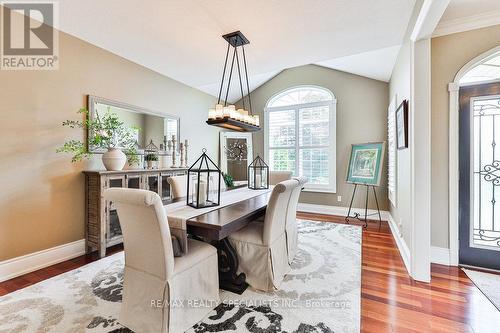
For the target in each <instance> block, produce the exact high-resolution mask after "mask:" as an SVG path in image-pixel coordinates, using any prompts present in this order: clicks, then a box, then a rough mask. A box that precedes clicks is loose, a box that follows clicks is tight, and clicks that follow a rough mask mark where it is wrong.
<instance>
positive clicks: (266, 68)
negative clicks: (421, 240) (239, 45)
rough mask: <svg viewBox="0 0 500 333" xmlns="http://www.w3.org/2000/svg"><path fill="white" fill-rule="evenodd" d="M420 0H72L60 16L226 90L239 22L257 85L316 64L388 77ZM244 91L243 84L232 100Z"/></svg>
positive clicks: (155, 66) (135, 57)
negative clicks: (230, 45) (230, 44)
mask: <svg viewBox="0 0 500 333" xmlns="http://www.w3.org/2000/svg"><path fill="white" fill-rule="evenodd" d="M413 5H414V0H370V1H367V0H252V1H249V0H233V1H228V0H148V1H137V0H134V1H132V0H85V1H82V0H64V1H60V2H59V10H60V15H59V16H60V19H59V22H60V23H59V25H60V30H62V31H64V32H67V33H70V34H72V35H74V36H76V37H79V38H81V39H83V40H85V41H88V42H90V43H92V44H94V45H97V46H99V47H102V48H104V49H106V50H109V51H111V52H113V53H115V54H118V55H120V56H122V57H124V58H126V59H129V60H131V61H134V62H136V63H138V64H141V65H143V66H145V67H148V68H150V69H152V70H155V71H157V72H159V73H161V74H164V75H166V76H169V77H171V78H174V79H176V80H178V81H181V82H183V83H185V84H187V85H189V86H192V87H196V88H198V89H200V90H203V91H206V92H208V93H209V94H212V95H217V93H218V90H219V87H218V85H219V84H220V78H221V75H222V66H223V60H224V55H225V50H226V45H227V44H226V42H225V41H224V40H223V39H222V38H221V35H223V34H225V33H228V32H232V31H235V30H241V31H242V32H243V33H244V34H245V36H246V37H247V38H248V39H249V40H250V45H248V47H247V48H246V49H245V50H246V53H247V61H248V70H249V76H250V85H251V89H252V90H253V89H254V88H255V87H257V86H259V85H260V84H262V83H264V82H265V81H267V80H268V79H269V78H271V77H273V76H274V75H276V74H277V73H279V72H280V71H282V70H283V69H286V68H290V67H295V66H299V65H305V64H311V63H318V64H321V65H323V66H326V67H331V68H335V69H340V70H344V71H352V72H354V73H356V74H359V75H364V76H368V77H373V78H376V79H379V80H388V78H389V77H390V73H391V72H392V67H393V66H394V61H395V54H396V53H395V52H396V50H397V46H398V45H399V44H400V43H401V41H402V38H403V34H404V32H405V29H406V26H407V24H408V20H409V17H410V15H411V11H412V8H413ZM353 55H355V56H353ZM332 59H335V60H332ZM233 82H235V83H236V80H233ZM238 93H239V89H237V86H236V85H235V86H234V87H232V93H231V97H230V100H235V99H238V97H237V96H238Z"/></svg>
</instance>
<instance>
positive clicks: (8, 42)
mask: <svg viewBox="0 0 500 333" xmlns="http://www.w3.org/2000/svg"><path fill="white" fill-rule="evenodd" d="M0 4H1V9H2V10H1V17H2V19H1V27H0V29H1V54H0V69H1V70H57V69H59V38H58V37H59V36H58V31H57V27H58V24H57V23H58V14H59V11H58V9H59V8H58V3H57V2H48V1H43V2H42V1H37V2H35V1H31V2H28V1H4V2H1V3H0Z"/></svg>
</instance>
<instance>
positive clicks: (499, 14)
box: [432, 10, 500, 37]
mask: <svg viewBox="0 0 500 333" xmlns="http://www.w3.org/2000/svg"><path fill="white" fill-rule="evenodd" d="M497 24H500V10H496V11H491V12H488V13H484V14H479V15H473V16H467V17H461V18H457V19H453V20H447V21H441V22H440V23H439V24H438V26H437V27H436V30H434V33H433V34H432V37H440V36H446V35H450V34H454V33H458V32H464V31H469V30H475V29H480V28H485V27H490V26H492V25H497Z"/></svg>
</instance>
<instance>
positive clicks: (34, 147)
mask: <svg viewBox="0 0 500 333" xmlns="http://www.w3.org/2000/svg"><path fill="white" fill-rule="evenodd" d="M87 94H92V95H96V96H101V97H106V98H109V99H112V100H117V101H121V102H125V103H129V104H132V105H136V106H140V107H143V108H148V109H151V110H154V111H156V112H158V113H168V114H176V115H179V116H180V117H181V120H180V122H181V137H182V139H189V140H190V141H191V149H190V152H189V155H190V160H191V161H194V157H195V155H197V154H199V153H200V152H201V149H202V148H203V147H206V148H207V149H208V153H209V154H210V155H211V156H212V157H213V158H214V159H216V158H217V151H218V138H219V135H218V133H219V131H218V130H217V129H216V128H214V127H210V126H207V125H206V124H205V118H206V112H207V108H208V107H209V106H210V105H213V104H214V103H215V99H214V98H213V97H211V96H209V95H207V94H204V93H202V92H200V91H198V90H195V89H192V88H190V87H188V86H185V85H183V84H181V83H179V82H177V81H174V80H172V79H169V78H167V77H165V76H162V75H159V74H158V73H155V72H153V71H150V70H148V69H146V68H144V67H141V66H139V65H137V64H134V63H132V62H130V61H127V60H125V59H122V58H120V57H118V56H116V55H114V54H111V53H109V52H107V51H104V50H102V49H99V48H97V47H95V46H92V45H90V44H88V43H86V42H83V41H81V40H79V39H76V38H74V37H71V36H68V35H66V34H60V69H59V70H57V71H0V101H1V102H0V103H1V104H0V105H1V111H0V112H1V115H2V121H1V122H0V133H1V145H0V156H1V160H0V184H1V192H0V261H1V260H5V259H9V258H13V257H16V256H20V255H24V254H27V253H31V252H35V251H39V250H43V249H47V248H51V247H53V246H57V245H61V244H65V243H68V242H72V241H76V240H79V239H82V238H83V237H84V177H83V175H82V173H81V171H82V170H83V169H85V168H88V167H95V168H102V165H101V163H100V161H99V159H95V160H94V161H93V162H83V163H77V164H72V163H71V162H70V156H69V155H65V154H56V153H55V150H56V148H57V147H59V146H60V145H61V144H62V143H63V142H64V140H66V139H69V138H75V139H83V136H84V133H83V131H78V130H71V129H68V128H63V127H62V126H61V123H62V122H63V121H64V120H66V119H78V115H77V114H76V111H77V110H78V109H79V108H81V107H83V106H84V105H85V96H86V95H87Z"/></svg>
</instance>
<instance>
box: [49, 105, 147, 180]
mask: <svg viewBox="0 0 500 333" xmlns="http://www.w3.org/2000/svg"><path fill="white" fill-rule="evenodd" d="M78 113H80V114H84V115H85V120H84V121H80V120H66V121H64V122H63V124H62V125H63V126H68V127H70V128H82V129H84V130H86V131H87V135H88V143H85V142H83V141H80V140H69V141H66V142H65V143H64V145H63V146H62V147H60V148H58V149H57V152H58V153H59V152H63V153H71V154H73V157H72V159H71V161H72V162H77V161H81V160H82V159H84V158H89V157H90V155H92V153H93V151H99V150H101V151H105V152H104V154H103V155H102V162H103V164H104V166H105V167H106V170H114V171H118V170H122V169H123V167H124V166H125V163H126V162H127V159H128V161H129V164H131V165H132V164H134V163H137V160H138V153H137V150H136V143H137V142H136V135H135V133H137V131H138V130H139V129H138V128H133V127H128V126H126V125H125V124H124V123H123V122H122V121H120V119H119V117H118V115H117V114H116V113H113V112H111V111H110V109H109V108H108V110H107V111H106V113H105V114H104V115H103V116H101V117H100V116H99V115H97V116H96V117H95V119H90V117H89V112H88V110H87V109H86V108H82V109H80V110H79V111H78Z"/></svg>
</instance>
